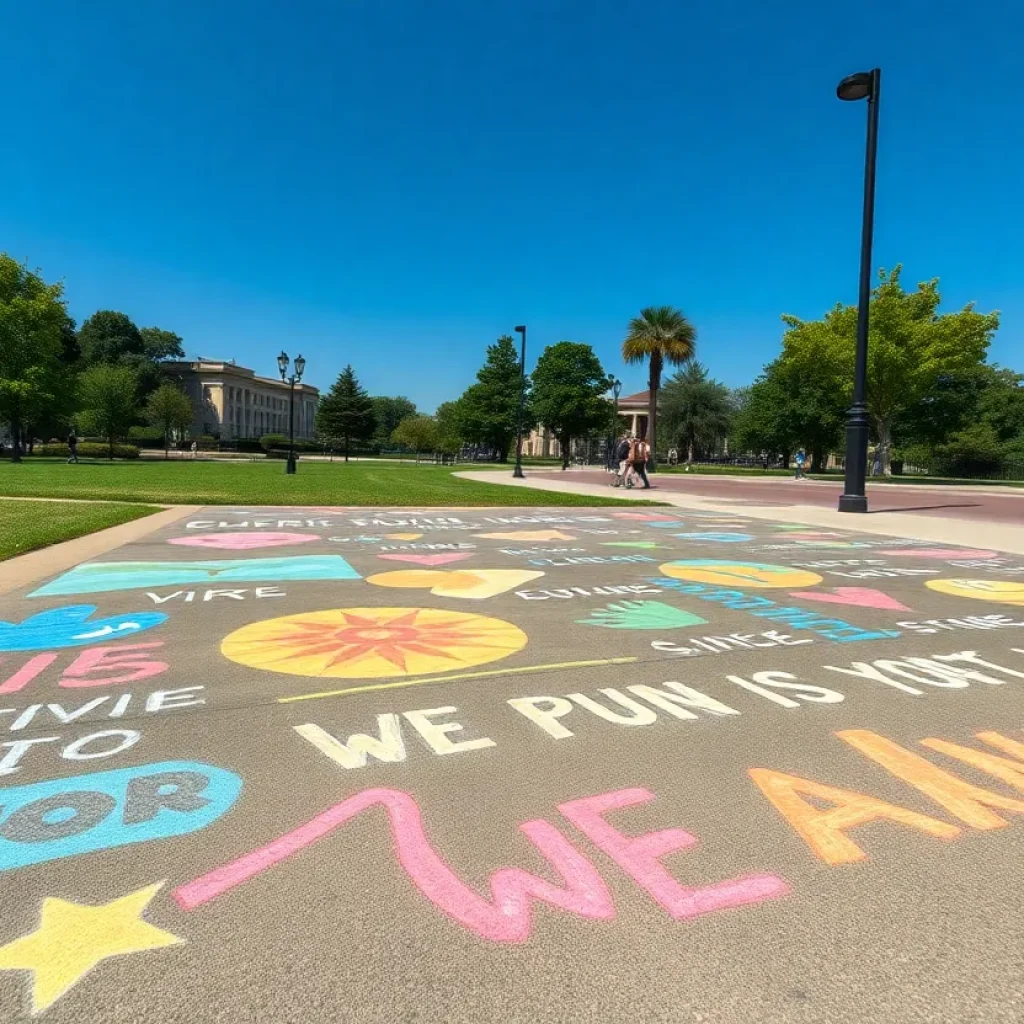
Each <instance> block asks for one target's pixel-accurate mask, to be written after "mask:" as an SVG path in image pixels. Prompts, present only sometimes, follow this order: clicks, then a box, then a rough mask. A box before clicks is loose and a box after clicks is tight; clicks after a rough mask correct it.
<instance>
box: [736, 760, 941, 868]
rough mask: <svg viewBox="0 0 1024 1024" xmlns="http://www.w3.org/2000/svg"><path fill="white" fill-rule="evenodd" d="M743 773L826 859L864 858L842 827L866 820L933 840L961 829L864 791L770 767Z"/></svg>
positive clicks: (837, 861)
mask: <svg viewBox="0 0 1024 1024" xmlns="http://www.w3.org/2000/svg"><path fill="white" fill-rule="evenodd" d="M748 774H749V775H750V777H751V778H752V779H753V780H754V783H755V785H756V786H757V787H758V789H760V790H761V792H762V793H764V795H765V796H766V797H767V798H768V799H769V800H770V801H771V803H772V804H773V805H774V807H775V809H776V810H777V811H778V812H779V813H780V814H781V815H782V816H783V817H784V818H785V819H786V821H788V822H789V824H790V825H792V826H793V828H794V829H795V830H796V831H797V833H798V834H799V835H800V836H801V837H802V838H803V840H804V842H806V843H807V845H808V846H809V847H810V848H811V849H812V850H813V851H814V853H815V854H816V855H817V856H818V857H820V858H821V859H822V860H823V861H824V862H825V863H826V864H849V863H851V862H853V861H858V860H864V859H865V858H866V857H867V854H866V853H865V852H864V851H863V850H862V849H861V848H860V847H859V846H858V845H857V844H856V843H855V842H854V841H853V840H852V839H850V838H849V836H847V835H846V834H845V833H846V830H847V829H850V828H855V827H856V826H857V825H866V824H867V823H868V822H869V821H878V820H888V821H894V822H896V823H897V824H899V825H906V826H907V827H908V828H916V829H917V830H918V831H919V832H924V833H925V834H926V835H929V836H935V837H936V838H937V839H953V838H955V837H956V836H958V835H959V834H960V829H959V828H957V826H956V825H950V824H949V823H948V822H945V821H939V820H938V818H930V817H928V815H927V814H918V812H917V811H911V810H909V809H908V808H906V807H899V806H897V805H896V804H889V803H886V802H885V801H884V800H878V799H876V798H875V797H873V796H867V795H865V794H864V793H855V792H854V791H853V790H849V789H837V788H836V787H835V786H826V785H823V784H822V783H820V782H814V781H812V780H811V779H802V778H801V777H800V776H799V775H787V774H786V773H785V772H777V771H772V770H771V769H769V768H751V769H750V770H749V772H748ZM801 794H804V795H806V796H809V797H813V798H814V799H816V800H824V801H826V802H828V803H830V804H835V805H836V806H835V807H832V808H829V809H828V810H822V809H821V808H819V807H817V806H816V805H814V804H812V803H810V802H809V801H807V800H805V799H803V796H801Z"/></svg>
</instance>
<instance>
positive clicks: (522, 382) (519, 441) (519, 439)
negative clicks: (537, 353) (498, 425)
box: [512, 324, 526, 480]
mask: <svg viewBox="0 0 1024 1024" xmlns="http://www.w3.org/2000/svg"><path fill="white" fill-rule="evenodd" d="M515 330H516V333H517V334H521V335H522V336H523V345H522V355H521V356H520V360H519V362H520V371H519V411H518V412H517V413H516V468H515V469H514V470H513V471H512V475H513V476H514V477H518V478H519V479H520V480H522V479H523V401H524V400H525V398H526V326H525V325H524V324H520V326H519V327H517V328H516V329H515Z"/></svg>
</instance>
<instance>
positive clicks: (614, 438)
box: [608, 377, 622, 470]
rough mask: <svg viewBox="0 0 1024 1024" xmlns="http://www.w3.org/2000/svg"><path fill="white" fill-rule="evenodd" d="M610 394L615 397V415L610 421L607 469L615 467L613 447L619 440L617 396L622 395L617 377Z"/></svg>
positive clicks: (620, 384) (620, 383)
mask: <svg viewBox="0 0 1024 1024" xmlns="http://www.w3.org/2000/svg"><path fill="white" fill-rule="evenodd" d="M612 394H613V395H614V396H615V415H614V418H613V419H612V436H611V443H610V444H609V445H608V469H609V470H611V469H612V468H613V467H614V466H615V445H616V443H617V442H618V440H619V395H621V394H622V381H621V380H619V378H618V377H616V378H615V380H614V381H612Z"/></svg>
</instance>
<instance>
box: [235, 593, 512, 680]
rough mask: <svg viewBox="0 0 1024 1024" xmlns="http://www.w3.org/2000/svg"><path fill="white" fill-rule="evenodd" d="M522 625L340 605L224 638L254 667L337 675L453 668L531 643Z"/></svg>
mask: <svg viewBox="0 0 1024 1024" xmlns="http://www.w3.org/2000/svg"><path fill="white" fill-rule="evenodd" d="M526 640H527V637H526V634H525V633H524V632H523V631H522V630H521V629H519V627H518V626H514V625H512V623H511V622H504V621H503V620H501V619H492V618H489V617H488V616H486V615H472V614H470V613H468V612H450V611H446V610H444V609H440V608H332V609H330V610H328V611H321V612H302V613H300V614H298V615H285V616H283V617H282V618H279V619H267V620H266V621H264V622H253V623H250V624H249V625H248V626H243V627H242V628H241V629H237V630H235V632H234V633H231V634H229V635H228V636H227V637H225V638H224V640H223V642H222V643H221V648H220V649H221V653H222V654H223V655H224V656H225V657H227V658H230V659H231V660H232V661H237V662H239V663H240V664H242V665H248V666H249V667H250V668H259V669H266V670H267V671H270V672H284V673H287V674H288V675H295V676H323V677H325V678H329V679H379V678H383V677H386V676H417V675H425V674H428V673H435V672H453V671H456V670H458V669H462V668H466V667H468V666H472V665H484V664H486V663H487V662H489V661H499V660H500V659H501V658H507V657H508V656H509V655H511V654H515V653H516V651H521V650H522V649H523V648H524V647H525V646H526Z"/></svg>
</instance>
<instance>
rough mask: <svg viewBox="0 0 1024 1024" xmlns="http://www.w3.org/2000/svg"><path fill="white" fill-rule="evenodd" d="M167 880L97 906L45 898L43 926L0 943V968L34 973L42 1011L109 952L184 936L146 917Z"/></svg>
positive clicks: (35, 997) (35, 998) (35, 1002)
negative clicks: (156, 924) (143, 917)
mask: <svg viewBox="0 0 1024 1024" xmlns="http://www.w3.org/2000/svg"><path fill="white" fill-rule="evenodd" d="M163 884H164V883H163V882H157V883H156V884H155V885H150V886H147V887H146V888H145V889H139V890H138V892H132V893H129V894H128V895H127V896H122V897H120V898H119V899H116V900H113V901H111V902H110V903H104V904H102V905H100V906H98V907H92V906H83V905H82V904H80V903H70V902H68V901H67V900H61V899H56V898H54V897H47V898H46V899H45V900H43V907H42V910H41V911H40V913H39V927H38V928H37V929H36V930H35V931H34V932H30V933H29V934H28V935H23V936H22V937H21V938H20V939H15V940H14V941H13V942H8V943H7V945H6V946H0V970H3V971H31V972H32V1012H33V1013H39V1012H40V1011H41V1010H45V1009H46V1008H47V1007H48V1006H51V1005H52V1004H53V1003H55V1002H56V1001H57V1000H58V999H59V998H60V997H61V996H62V995H64V993H65V992H67V990H68V989H69V988H71V987H72V986H73V985H76V984H77V983H78V982H79V981H80V980H81V979H82V978H83V977H84V976H85V975H86V974H88V973H89V971H91V970H92V969H93V968H94V967H95V966H96V965H97V964H98V963H100V962H102V961H103V960H106V959H107V958H108V957H111V956H122V955H124V954H125V953H138V952H141V951H142V950H146V949H160V948H161V947H163V946H173V945H175V944H176V943H178V942H182V941H184V940H183V939H179V938H178V937H177V936H176V935H172V934H171V933H170V932H165V931H164V930H163V929H162V928H157V927H156V926H155V925H151V924H149V923H147V922H146V921H143V920H142V912H143V911H144V910H145V909H146V907H147V906H148V905H149V901H150V900H151V899H152V898H153V897H154V896H155V895H156V894H157V892H158V891H159V890H160V888H161V887H162V886H163Z"/></svg>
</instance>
